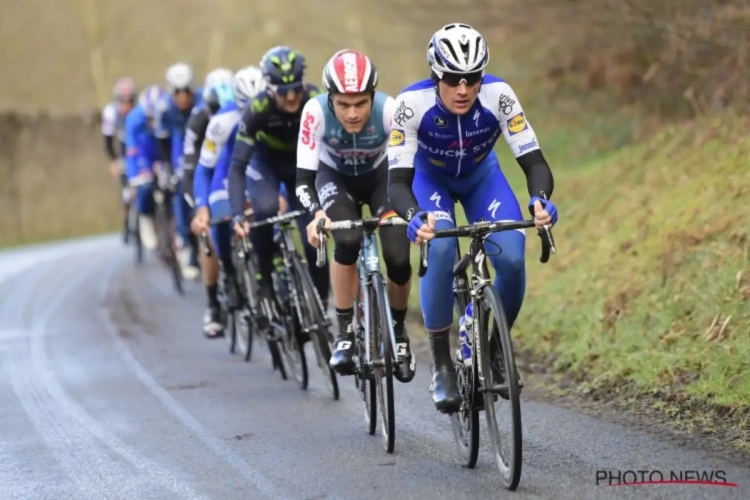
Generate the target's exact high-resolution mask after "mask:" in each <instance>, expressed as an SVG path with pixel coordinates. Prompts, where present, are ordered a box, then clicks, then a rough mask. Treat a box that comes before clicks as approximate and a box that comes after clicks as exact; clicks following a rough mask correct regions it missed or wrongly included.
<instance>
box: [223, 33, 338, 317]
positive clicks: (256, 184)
mask: <svg viewBox="0 0 750 500" xmlns="http://www.w3.org/2000/svg"><path fill="white" fill-rule="evenodd" d="M260 66H261V70H262V71H263V76H264V78H265V80H266V91H265V92H261V93H260V94H258V95H257V96H255V97H254V98H253V99H252V101H251V102H250V103H249V104H248V105H247V107H246V108H245V110H244V112H243V114H242V119H241V120H240V122H239V128H238V130H237V137H236V140H235V146H234V152H233V154H232V160H231V166H230V169H229V202H230V206H231V211H232V214H233V218H234V221H235V224H234V227H235V231H236V232H237V234H238V235H240V236H244V235H247V234H248V233H249V226H248V224H247V221H246V220H245V217H244V214H243V211H244V209H245V188H246V182H247V189H248V192H249V196H250V202H251V204H252V206H253V210H254V214H253V218H254V219H255V220H265V219H267V218H269V217H271V216H273V215H276V214H277V213H278V211H279V187H280V186H279V185H280V184H281V183H284V184H286V185H287V186H290V187H291V186H294V185H295V175H296V170H297V168H296V164H297V154H296V149H297V136H298V134H299V130H300V121H301V116H302V108H303V106H304V105H305V104H306V103H307V101H309V100H310V99H311V98H312V97H314V96H316V95H317V94H319V93H320V92H319V90H318V88H317V87H316V86H315V85H311V84H309V83H305V82H304V74H305V58H304V57H303V56H302V55H301V54H299V53H298V52H296V51H294V50H292V49H290V48H289V47H281V46H279V47H274V48H272V49H270V50H269V51H268V52H266V54H265V55H264V56H263V59H262V60H261V64H260ZM248 162H249V163H250V164H249V166H248ZM246 171H247V174H246ZM246 177H247V180H246ZM289 201H290V205H291V206H290V208H291V209H292V210H297V209H298V208H301V205H300V204H299V201H298V200H297V198H296V197H291V199H290V200H289ZM309 222H310V217H302V218H300V221H299V223H300V224H304V225H307V224H308V223H309ZM300 227H302V226H300ZM251 237H252V239H253V246H254V248H255V251H256V253H257V256H258V266H259V268H260V269H259V270H260V273H261V276H262V280H263V282H264V283H265V284H266V285H268V286H264V287H262V289H265V290H266V291H271V286H270V283H271V271H272V267H273V251H274V243H273V228H272V227H271V226H265V227H260V228H258V229H257V230H254V231H253V233H252V235H251ZM303 246H304V248H305V254H306V256H307V262H308V266H309V269H310V274H311V277H312V279H313V281H314V283H315V286H316V288H317V290H318V293H319V295H320V299H321V300H322V301H323V304H324V305H326V304H327V299H328V288H329V277H328V269H327V267H328V266H326V267H324V268H322V269H320V268H318V267H317V266H316V265H315V261H316V257H317V256H316V250H315V248H314V247H313V246H312V245H310V244H309V243H308V244H303Z"/></svg>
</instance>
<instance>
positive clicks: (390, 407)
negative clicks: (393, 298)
mask: <svg viewBox="0 0 750 500" xmlns="http://www.w3.org/2000/svg"><path fill="white" fill-rule="evenodd" d="M370 297H371V303H370V304H371V307H370V311H372V316H371V320H372V330H371V334H372V336H373V344H374V345H375V346H376V347H377V353H378V354H377V358H376V360H377V364H375V367H374V372H375V387H376V388H377V393H378V403H379V405H380V421H381V427H382V431H383V447H384V448H385V451H386V452H387V453H393V448H394V447H395V445H396V411H395V408H394V404H393V399H394V398H393V346H392V345H391V335H390V329H391V328H392V326H391V322H390V321H388V309H387V307H388V305H387V304H388V301H387V300H386V296H385V285H384V284H383V280H382V278H381V277H380V276H377V275H376V276H373V283H372V284H371V285H370Z"/></svg>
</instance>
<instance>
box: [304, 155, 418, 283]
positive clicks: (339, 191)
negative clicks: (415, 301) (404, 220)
mask: <svg viewBox="0 0 750 500" xmlns="http://www.w3.org/2000/svg"><path fill="white" fill-rule="evenodd" d="M315 189H316V190H317V191H318V198H319V199H320V205H321V207H322V208H323V211H324V212H325V213H326V216H327V217H328V218H329V219H331V220H332V221H334V222H335V221H342V220H356V219H359V218H361V217H362V205H363V204H367V205H368V206H369V207H370V213H371V214H372V215H373V216H380V215H382V214H384V213H385V212H387V211H389V210H391V205H390V203H389V202H388V159H387V158H385V159H384V160H383V161H382V162H381V163H380V164H379V165H378V167H377V168H376V169H375V170H373V171H372V172H369V173H367V174H364V175H358V176H349V175H343V174H341V173H339V172H337V171H336V170H334V169H333V168H331V167H329V166H328V165H326V164H324V163H320V165H319V166H318V175H317V176H316V178H315ZM378 238H379V239H380V248H381V249H382V252H383V259H384V260H385V266H386V274H387V276H388V279H389V280H391V281H392V282H394V283H395V284H397V285H403V284H405V283H406V282H407V281H409V278H410V277H411V263H410V261H409V240H408V239H407V237H406V226H391V227H384V228H381V229H379V230H378ZM333 240H334V243H335V248H334V251H333V258H334V260H335V261H336V262H338V263H339V264H343V265H352V264H354V263H356V262H357V257H358V256H359V248H360V245H361V244H362V230H361V229H351V230H347V231H334V232H333Z"/></svg>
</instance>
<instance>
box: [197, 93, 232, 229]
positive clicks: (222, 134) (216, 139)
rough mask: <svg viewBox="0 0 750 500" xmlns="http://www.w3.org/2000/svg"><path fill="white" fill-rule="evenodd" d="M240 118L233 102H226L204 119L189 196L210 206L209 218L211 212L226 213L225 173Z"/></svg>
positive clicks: (227, 168)
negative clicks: (191, 189) (204, 131)
mask: <svg viewBox="0 0 750 500" xmlns="http://www.w3.org/2000/svg"><path fill="white" fill-rule="evenodd" d="M241 117H242V113H241V110H240V107H239V105H238V104H237V103H236V102H229V103H226V104H225V105H224V106H222V107H221V108H220V109H219V111H218V112H217V113H216V114H215V115H214V116H212V117H211V120H210V121H209V122H208V128H207V129H206V138H205V139H204V140H203V145H202V146H201V151H200V159H199V160H198V167H197V168H196V172H195V181H194V187H193V190H194V192H193V196H194V197H195V203H196V206H199V207H206V206H211V208H212V210H211V212H212V218H214V214H216V215H217V216H218V215H221V218H223V217H224V216H228V215H227V214H228V212H229V194H228V192H227V174H228V172H229V163H230V160H231V159H232V152H233V150H234V139H235V136H236V134H237V128H238V124H239V121H240V118H241ZM218 202H224V203H222V204H221V205H226V207H223V206H219V205H217V203H218ZM224 208H225V210H224ZM224 212H226V213H227V214H225V213H224Z"/></svg>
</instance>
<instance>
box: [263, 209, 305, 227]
mask: <svg viewBox="0 0 750 500" xmlns="http://www.w3.org/2000/svg"><path fill="white" fill-rule="evenodd" d="M306 213H307V212H305V211H304V210H295V211H294V212H287V213H285V214H281V215H276V216H274V217H269V218H268V219H263V220H259V221H257V222H251V223H250V228H251V229H252V228H256V227H262V226H267V225H269V224H278V223H279V222H284V221H287V220H291V219H296V218H297V217H301V216H303V215H305V214H306Z"/></svg>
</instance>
